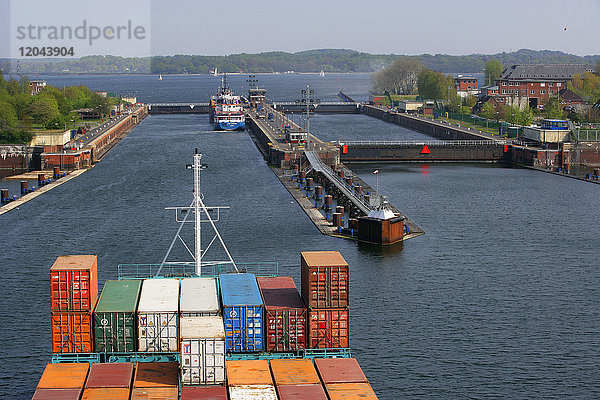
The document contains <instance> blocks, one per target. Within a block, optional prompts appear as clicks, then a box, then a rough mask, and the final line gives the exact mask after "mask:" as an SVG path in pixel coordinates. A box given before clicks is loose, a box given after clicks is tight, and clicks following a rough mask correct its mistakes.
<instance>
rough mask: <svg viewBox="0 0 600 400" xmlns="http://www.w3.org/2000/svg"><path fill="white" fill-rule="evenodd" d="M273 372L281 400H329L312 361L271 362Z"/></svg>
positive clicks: (283, 360)
mask: <svg viewBox="0 0 600 400" xmlns="http://www.w3.org/2000/svg"><path fill="white" fill-rule="evenodd" d="M270 364H271V371H272V373H273V379H274V380H275V385H276V386H277V393H278V394H279V399H280V400H294V399H311V400H327V396H326V395H325V391H324V390H323V387H322V386H321V380H320V379H319V376H318V375H317V371H316V370H315V367H314V365H313V362H312V360H308V359H296V360H285V359H281V360H271V363H270Z"/></svg>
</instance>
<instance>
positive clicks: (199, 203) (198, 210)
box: [156, 149, 238, 276]
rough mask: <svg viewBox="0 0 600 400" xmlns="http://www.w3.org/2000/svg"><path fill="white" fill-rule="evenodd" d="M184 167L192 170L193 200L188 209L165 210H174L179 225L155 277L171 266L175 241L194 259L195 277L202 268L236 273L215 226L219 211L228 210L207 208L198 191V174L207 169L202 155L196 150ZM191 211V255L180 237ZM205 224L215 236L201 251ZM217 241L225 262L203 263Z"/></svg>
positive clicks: (236, 268) (235, 266)
mask: <svg viewBox="0 0 600 400" xmlns="http://www.w3.org/2000/svg"><path fill="white" fill-rule="evenodd" d="M186 167H187V168H188V169H193V170H194V200H193V201H192V204H190V206H189V207H167V208H166V209H167V210H175V212H176V214H175V215H176V220H177V222H178V223H179V224H180V225H179V229H178V230H177V233H176V234H175V237H174V238H173V241H172V242H171V245H170V246H169V249H168V250H167V254H165V257H164V258H163V260H162V263H161V264H160V267H159V268H158V271H157V272H156V276H159V275H160V272H161V271H162V268H163V267H164V266H165V265H166V264H171V263H169V262H168V261H167V260H168V258H169V254H170V253H171V250H172V249H173V246H174V245H175V243H176V242H177V240H180V241H181V242H182V243H183V245H184V247H185V249H186V250H187V251H188V253H189V254H190V255H191V256H192V257H193V258H194V270H195V271H194V272H195V274H196V275H197V276H200V275H202V266H213V267H218V266H220V265H232V266H233V268H234V269H235V271H238V267H237V265H236V264H235V261H233V257H232V256H231V253H230V252H229V249H228V248H227V246H226V245H225V242H224V241H223V238H222V237H221V234H220V233H219V231H218V229H217V226H216V225H215V222H217V221H219V219H220V215H221V210H225V209H228V208H229V207H218V206H217V207H213V206H211V207H207V206H206V205H205V204H204V201H203V195H202V192H201V191H200V173H201V171H202V170H203V169H206V168H207V165H206V164H202V154H200V153H198V149H196V153H195V154H194V163H193V164H191V165H190V164H188V165H187V166H186ZM192 211H193V213H194V221H193V223H194V253H192V252H191V251H190V249H189V247H188V246H187V245H186V244H185V241H184V240H183V238H182V237H181V235H180V233H181V230H182V228H183V225H184V224H185V223H186V222H192V221H188V220H187V219H188V216H189V215H190V212H192ZM211 212H212V213H214V212H216V214H217V216H216V219H213V217H212V216H211ZM180 214H181V215H184V217H183V218H182V219H179V217H178V216H179V215H180ZM203 214H204V217H203ZM205 222H208V223H210V225H211V226H212V229H213V232H214V233H215V235H214V237H213V238H212V239H211V240H210V242H209V243H208V246H206V249H202V223H205ZM217 239H218V240H219V243H220V244H221V247H222V248H223V250H224V251H225V254H226V255H227V260H223V261H204V262H203V261H202V259H203V258H204V256H205V255H206V252H207V251H208V250H209V249H210V247H211V246H212V244H213V243H214V242H215V240H217ZM176 264H188V263H185V262H184V263H176ZM214 271H216V270H214Z"/></svg>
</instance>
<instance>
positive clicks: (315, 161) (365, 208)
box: [304, 151, 381, 215]
mask: <svg viewBox="0 0 600 400" xmlns="http://www.w3.org/2000/svg"><path fill="white" fill-rule="evenodd" d="M304 155H306V159H307V160H308V162H310V165H311V166H312V168H313V169H314V170H315V171H317V172H321V173H322V174H323V175H325V176H326V177H327V179H329V181H330V182H331V183H333V184H334V185H335V186H336V187H337V188H338V189H339V190H340V191H341V192H342V193H343V194H344V195H345V196H346V197H347V198H348V199H349V200H350V201H351V202H352V203H353V204H354V205H355V206H356V207H358V208H359V209H360V211H362V212H363V213H364V214H365V215H369V212H370V211H371V210H373V209H374V208H376V207H377V206H379V205H380V204H381V195H379V194H378V193H371V195H370V201H366V200H365V198H364V197H363V196H361V195H359V194H358V193H356V191H355V190H354V188H353V187H352V186H350V185H348V184H347V183H346V182H345V181H344V180H343V179H342V178H340V177H339V176H338V175H337V174H336V173H335V172H333V170H332V169H331V168H329V167H328V166H327V165H325V164H324V163H323V160H321V158H320V157H319V155H318V154H317V153H316V152H314V151H305V152H304Z"/></svg>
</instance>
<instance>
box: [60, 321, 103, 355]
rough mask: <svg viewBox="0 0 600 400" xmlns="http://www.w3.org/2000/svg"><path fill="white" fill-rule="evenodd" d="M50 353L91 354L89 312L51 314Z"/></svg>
mask: <svg viewBox="0 0 600 400" xmlns="http://www.w3.org/2000/svg"><path fill="white" fill-rule="evenodd" d="M51 320H52V352H53V353H92V352H93V351H94V340H93V336H92V313H91V312H53V313H51Z"/></svg>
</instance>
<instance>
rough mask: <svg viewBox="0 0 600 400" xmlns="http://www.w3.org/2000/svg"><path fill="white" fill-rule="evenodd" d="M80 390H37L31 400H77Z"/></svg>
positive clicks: (79, 396)
mask: <svg viewBox="0 0 600 400" xmlns="http://www.w3.org/2000/svg"><path fill="white" fill-rule="evenodd" d="M80 398H81V389H37V390H36V391H35V393H34V394H33V398H32V399H31V400H79V399H80Z"/></svg>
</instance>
